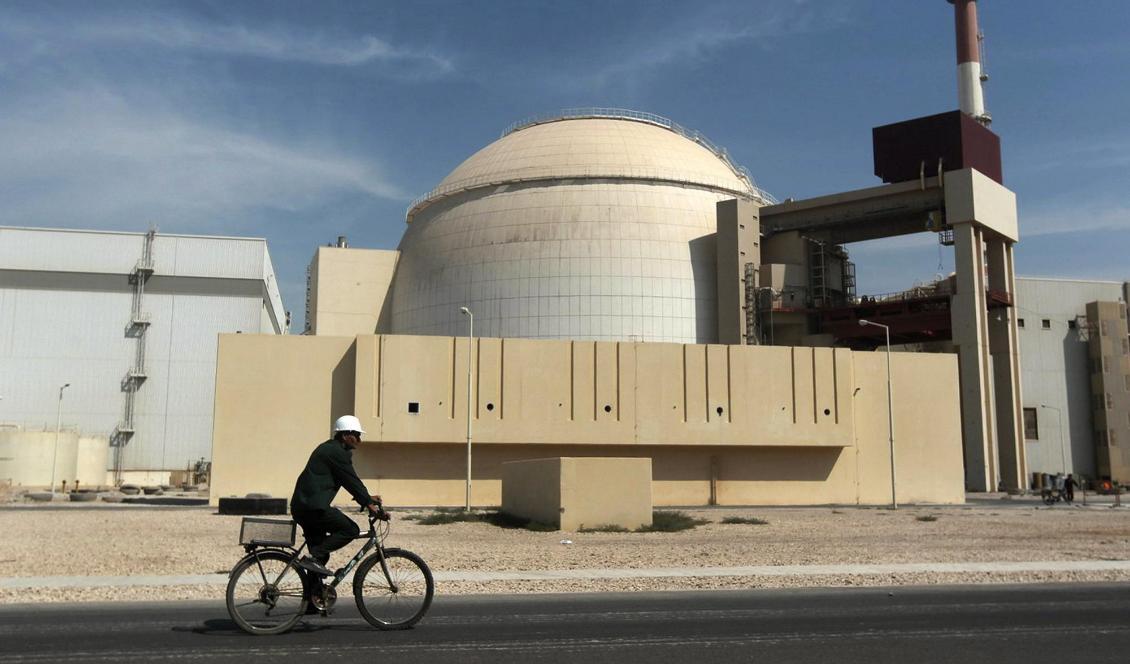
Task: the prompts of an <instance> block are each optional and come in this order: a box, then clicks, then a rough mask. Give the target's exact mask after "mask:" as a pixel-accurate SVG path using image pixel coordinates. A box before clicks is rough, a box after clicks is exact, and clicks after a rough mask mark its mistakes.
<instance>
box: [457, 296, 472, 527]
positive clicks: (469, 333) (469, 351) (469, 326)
mask: <svg viewBox="0 0 1130 664" xmlns="http://www.w3.org/2000/svg"><path fill="white" fill-rule="evenodd" d="M459 313H461V314H464V315H465V316H467V496H466V500H465V501H464V503H463V509H464V510H465V511H468V512H470V511H471V402H472V398H471V369H472V367H471V365H472V362H473V361H474V352H473V345H474V339H475V315H474V314H472V313H471V310H470V309H468V308H467V307H459Z"/></svg>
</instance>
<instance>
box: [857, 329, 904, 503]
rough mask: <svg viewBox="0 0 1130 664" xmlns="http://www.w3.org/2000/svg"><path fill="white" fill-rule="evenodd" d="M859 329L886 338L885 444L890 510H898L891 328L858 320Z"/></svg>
mask: <svg viewBox="0 0 1130 664" xmlns="http://www.w3.org/2000/svg"><path fill="white" fill-rule="evenodd" d="M859 325H860V327H866V326H868V325H870V326H871V327H881V328H883V334H884V335H885V336H886V338H887V442H888V444H889V445H890V449H891V509H893V510H897V509H898V508H899V501H898V497H897V494H896V493H895V409H894V387H893V386H892V385H891V328H890V327H888V326H886V325H883V324H882V323H873V322H871V321H869V320H866V319H862V318H861V319H860V320H859Z"/></svg>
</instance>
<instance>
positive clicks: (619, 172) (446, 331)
mask: <svg viewBox="0 0 1130 664" xmlns="http://www.w3.org/2000/svg"><path fill="white" fill-rule="evenodd" d="M730 198H745V199H751V200H755V201H758V202H761V203H765V202H768V201H770V198H769V197H768V196H767V195H766V194H764V193H763V192H762V191H761V190H759V189H758V188H757V187H756V186H755V185H754V184H753V181H752V180H751V178H750V177H749V175H748V173H746V172H745V171H744V169H741V168H739V167H737V166H735V165H734V164H733V163H731V162H730V160H729V159H728V158H727V157H726V154H725V152H724V151H723V150H721V149H720V148H717V147H716V146H714V145H713V144H711V143H710V142H709V141H707V140H706V139H705V138H704V137H702V136H701V135H699V134H697V133H696V132H692V131H689V130H687V129H684V128H682V127H680V126H678V125H676V124H675V123H673V122H671V121H670V120H667V119H665V118H661V117H659V116H655V115H651V114H647V113H638V112H633V111H620V110H605V109H584V110H578V111H566V112H562V113H559V114H554V115H552V116H546V117H540V118H534V119H531V120H528V121H524V122H521V123H518V124H516V125H514V126H513V127H512V128H510V129H508V130H507V131H506V132H505V133H504V134H503V136H502V138H500V139H499V140H497V141H495V142H494V143H491V144H490V145H488V146H486V147H485V148H483V149H482V150H479V151H478V152H477V153H475V154H474V155H472V156H471V157H470V158H468V159H467V160H466V161H464V162H463V163H462V164H460V165H459V166H458V167H457V168H456V169H455V170H454V171H452V172H451V174H450V175H448V176H447V177H446V178H445V179H444V180H443V181H442V182H441V183H440V184H439V186H438V187H437V188H436V189H434V190H433V191H432V192H431V193H429V194H428V195H426V196H424V197H422V198H421V199H419V200H418V201H417V202H415V203H414V204H413V205H412V207H411V208H410V209H409V211H408V229H407V230H406V232H405V234H404V237H403V238H402V240H401V243H400V247H399V250H400V262H399V265H398V267H397V274H396V278H395V280H394V282H393V289H392V303H391V318H390V329H389V331H390V332H392V333H394V334H433V335H452V336H455V335H462V334H466V330H467V323H466V318H465V317H463V316H461V315H460V307H464V306H466V307H468V308H469V309H470V310H471V311H472V312H473V314H474V316H475V332H476V334H479V335H482V336H493V337H530V338H573V339H594V340H610V341H611V340H624V341H672V342H680V343H710V342H716V341H717V340H718V324H717V302H716V280H717V275H716V268H715V258H714V256H715V249H714V240H713V238H712V237H710V236H711V235H712V234H713V233H714V232H715V230H716V225H717V224H716V213H715V204H716V203H717V202H718V201H720V200H724V199H730Z"/></svg>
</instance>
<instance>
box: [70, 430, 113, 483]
mask: <svg viewBox="0 0 1130 664" xmlns="http://www.w3.org/2000/svg"><path fill="white" fill-rule="evenodd" d="M109 465H110V439H109V438H106V437H105V436H82V437H80V438H79V439H78V452H77V459H76V461H75V479H77V480H78V481H79V482H80V485H81V486H86V487H91V488H93V487H98V486H107V485H108V484H109V482H107V481H106V470H107V468H108V467H109Z"/></svg>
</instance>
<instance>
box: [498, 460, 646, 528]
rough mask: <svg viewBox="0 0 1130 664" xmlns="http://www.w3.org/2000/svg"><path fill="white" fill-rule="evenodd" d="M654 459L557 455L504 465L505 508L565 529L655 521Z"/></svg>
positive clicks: (512, 512)
mask: <svg viewBox="0 0 1130 664" xmlns="http://www.w3.org/2000/svg"><path fill="white" fill-rule="evenodd" d="M651 509H652V503H651V459H647V458H643V459H639V458H618V457H554V458H547V459H530V460H526V461H511V462H509V463H504V464H502V511H503V512H506V513H508V514H512V515H514V516H518V517H522V518H525V519H530V520H532V521H540V522H542V523H549V524H553V525H556V526H558V527H559V528H560V529H561V530H578V529H580V528H582V527H589V528H595V527H598V526H606V525H615V526H621V527H624V528H628V529H632V530H634V529H636V528H639V527H640V526H644V525H651Z"/></svg>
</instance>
